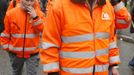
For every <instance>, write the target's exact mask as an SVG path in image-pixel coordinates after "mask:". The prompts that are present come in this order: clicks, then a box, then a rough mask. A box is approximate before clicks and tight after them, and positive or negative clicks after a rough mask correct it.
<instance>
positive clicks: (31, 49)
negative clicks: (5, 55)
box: [9, 45, 37, 51]
mask: <svg viewBox="0 0 134 75" xmlns="http://www.w3.org/2000/svg"><path fill="white" fill-rule="evenodd" d="M36 49H37V47H27V48H26V47H25V48H24V50H25V51H33V50H36ZM9 50H13V51H23V47H13V46H12V45H9Z"/></svg>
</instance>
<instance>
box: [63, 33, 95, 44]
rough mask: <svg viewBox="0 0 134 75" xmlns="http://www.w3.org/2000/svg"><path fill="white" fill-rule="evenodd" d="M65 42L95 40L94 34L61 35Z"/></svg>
mask: <svg viewBox="0 0 134 75" xmlns="http://www.w3.org/2000/svg"><path fill="white" fill-rule="evenodd" d="M61 38H62V40H63V42H64V43H71V42H82V41H87V40H93V34H83V35H78V36H70V37H64V36H62V37H61Z"/></svg>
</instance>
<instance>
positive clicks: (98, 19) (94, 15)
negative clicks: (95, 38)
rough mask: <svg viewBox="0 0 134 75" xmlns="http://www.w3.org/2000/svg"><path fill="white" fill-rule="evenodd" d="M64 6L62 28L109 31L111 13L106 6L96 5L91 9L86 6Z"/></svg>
mask: <svg viewBox="0 0 134 75" xmlns="http://www.w3.org/2000/svg"><path fill="white" fill-rule="evenodd" d="M64 8H66V9H65V10H63V12H64V17H65V18H64V22H65V25H64V26H63V28H64V29H65V30H66V29H67V30H71V31H73V30H75V31H77V30H78V31H87V32H92V31H96V32H98V31H103V32H104V31H108V32H109V31H110V26H111V25H112V22H113V20H114V19H113V14H112V12H111V10H109V8H108V7H103V8H102V7H96V8H94V9H93V10H92V11H91V10H89V9H88V8H86V7H77V8H75V7H73V8H68V6H64Z"/></svg>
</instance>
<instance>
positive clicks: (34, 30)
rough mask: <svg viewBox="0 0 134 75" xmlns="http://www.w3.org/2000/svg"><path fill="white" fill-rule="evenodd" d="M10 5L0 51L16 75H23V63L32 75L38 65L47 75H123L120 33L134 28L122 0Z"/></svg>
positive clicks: (27, 0)
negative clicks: (120, 70)
mask: <svg viewBox="0 0 134 75" xmlns="http://www.w3.org/2000/svg"><path fill="white" fill-rule="evenodd" d="M5 1H6V0H1V4H0V5H1V6H2V5H3V7H1V8H0V10H1V11H0V15H3V17H1V18H0V25H1V26H0V30H1V31H0V48H1V50H5V51H7V52H8V54H9V57H10V62H11V66H12V70H13V71H12V75H22V68H23V66H24V64H26V70H27V75H37V68H38V65H39V60H40V62H41V63H42V65H43V72H44V74H48V75H110V74H112V75H120V74H119V72H118V68H119V64H120V63H121V61H120V55H119V49H118V47H117V34H116V30H120V29H125V28H128V27H129V25H130V23H131V15H130V13H129V12H128V10H127V8H126V7H125V5H124V3H123V1H121V0H48V1H46V0H11V1H8V0H7V2H5ZM4 2H5V5H4ZM46 2H47V3H46ZM4 7H6V8H4ZM3 8H4V9H5V10H3ZM2 12H3V13H2Z"/></svg>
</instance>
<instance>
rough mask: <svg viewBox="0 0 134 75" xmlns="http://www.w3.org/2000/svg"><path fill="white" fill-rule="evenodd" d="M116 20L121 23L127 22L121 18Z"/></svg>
mask: <svg viewBox="0 0 134 75" xmlns="http://www.w3.org/2000/svg"><path fill="white" fill-rule="evenodd" d="M116 22H117V23H120V24H127V22H126V21H125V20H121V19H116Z"/></svg>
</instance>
